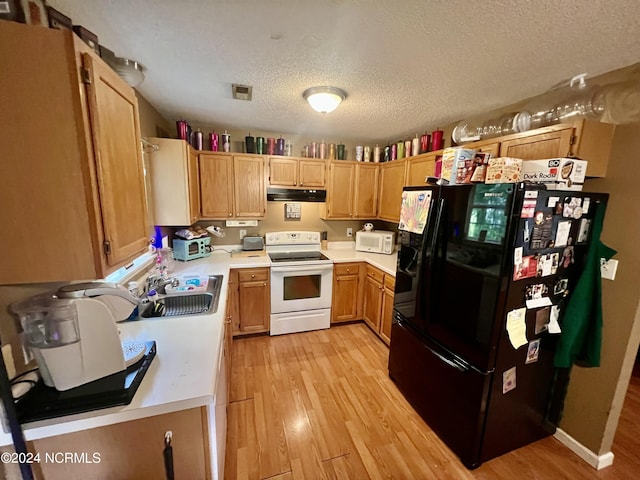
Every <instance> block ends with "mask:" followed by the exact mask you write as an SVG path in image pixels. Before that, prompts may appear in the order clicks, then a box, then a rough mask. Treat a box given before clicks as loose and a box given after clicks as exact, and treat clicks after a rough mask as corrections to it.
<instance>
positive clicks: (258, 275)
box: [238, 268, 269, 283]
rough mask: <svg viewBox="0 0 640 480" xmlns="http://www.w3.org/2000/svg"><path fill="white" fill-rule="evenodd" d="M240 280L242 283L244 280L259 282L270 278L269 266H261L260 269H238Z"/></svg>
mask: <svg viewBox="0 0 640 480" xmlns="http://www.w3.org/2000/svg"><path fill="white" fill-rule="evenodd" d="M238 280H239V281H240V283H242V282H257V281H261V280H262V281H264V280H269V269H268V268H259V269H255V270H254V269H251V270H239V271H238Z"/></svg>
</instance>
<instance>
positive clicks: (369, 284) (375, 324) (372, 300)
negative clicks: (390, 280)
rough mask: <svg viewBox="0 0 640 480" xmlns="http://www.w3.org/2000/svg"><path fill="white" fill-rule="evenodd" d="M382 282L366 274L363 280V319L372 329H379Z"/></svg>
mask: <svg viewBox="0 0 640 480" xmlns="http://www.w3.org/2000/svg"><path fill="white" fill-rule="evenodd" d="M382 290H383V286H382V283H380V282H378V281H377V280H376V279H375V278H373V277H371V276H369V275H367V276H366V277H365V280H364V305H363V310H362V318H363V320H364V321H365V322H366V323H367V325H369V327H371V328H372V329H373V331H374V332H376V333H378V332H379V331H380V313H381V308H382V293H383V292H382Z"/></svg>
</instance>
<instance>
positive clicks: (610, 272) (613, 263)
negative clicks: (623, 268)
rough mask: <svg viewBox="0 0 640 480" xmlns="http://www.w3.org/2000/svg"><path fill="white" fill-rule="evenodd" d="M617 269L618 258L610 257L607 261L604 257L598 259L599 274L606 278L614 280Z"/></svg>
mask: <svg viewBox="0 0 640 480" xmlns="http://www.w3.org/2000/svg"><path fill="white" fill-rule="evenodd" d="M617 271H618V260H615V259H613V258H612V259H611V260H609V261H607V260H605V259H604V258H601V259H600V276H601V277H602V278H606V279H607V280H615V279H616V272H617Z"/></svg>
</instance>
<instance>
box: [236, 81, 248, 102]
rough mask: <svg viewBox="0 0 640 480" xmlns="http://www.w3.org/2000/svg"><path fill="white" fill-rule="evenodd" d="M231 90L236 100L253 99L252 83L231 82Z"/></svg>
mask: <svg viewBox="0 0 640 480" xmlns="http://www.w3.org/2000/svg"><path fill="white" fill-rule="evenodd" d="M231 91H232V93H233V98H235V99H236V100H249V101H251V93H252V92H253V87H252V86H250V85H238V84H237V83H232V84H231Z"/></svg>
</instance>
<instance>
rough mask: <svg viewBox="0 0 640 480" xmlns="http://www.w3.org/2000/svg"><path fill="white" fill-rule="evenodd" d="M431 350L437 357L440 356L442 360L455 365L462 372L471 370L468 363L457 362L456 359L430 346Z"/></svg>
mask: <svg viewBox="0 0 640 480" xmlns="http://www.w3.org/2000/svg"><path fill="white" fill-rule="evenodd" d="M427 348H429V347H427ZM429 350H431V353H433V354H434V355H435V356H436V357H438V358H439V359H440V360H442V361H443V362H444V363H446V364H447V365H449V366H450V367H453V368H455V369H456V370H459V371H461V372H468V371H469V367H467V366H466V365H463V364H461V363H459V362H456V361H455V360H451V359H449V358H447V357H445V356H444V355H442V354H440V353H438V352H436V351H435V350H433V349H432V348H429Z"/></svg>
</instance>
